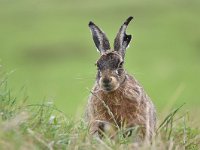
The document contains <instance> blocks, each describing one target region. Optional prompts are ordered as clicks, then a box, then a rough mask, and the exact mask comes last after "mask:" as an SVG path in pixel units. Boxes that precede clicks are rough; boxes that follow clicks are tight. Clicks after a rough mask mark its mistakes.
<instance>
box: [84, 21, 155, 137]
mask: <svg viewBox="0 0 200 150" xmlns="http://www.w3.org/2000/svg"><path fill="white" fill-rule="evenodd" d="M132 19H133V17H129V18H128V19H127V20H126V21H125V22H124V24H123V25H122V26H121V28H120V30H119V32H118V34H117V36H116V38H115V42H114V50H111V49H110V44H109V41H108V39H107V37H106V35H105V33H104V32H103V31H101V29H100V28H99V27H98V26H96V25H95V24H94V23H93V22H90V23H89V27H90V29H91V31H92V36H93V40H94V43H95V45H96V47H97V49H98V50H99V52H100V53H101V57H100V58H99V60H98V61H97V68H98V71H97V78H96V83H95V86H94V88H93V90H92V91H91V95H90V98H89V100H88V105H87V108H86V121H87V122H88V123H89V126H90V134H92V135H94V136H97V137H101V136H102V132H104V133H109V135H110V136H111V137H113V136H114V135H115V134H116V132H117V131H118V130H120V129H122V128H125V129H127V128H132V127H136V126H140V128H139V129H140V130H139V132H138V136H139V138H141V139H145V138H146V139H150V138H151V137H152V134H153V133H154V129H155V125H156V111H155V107H154V105H153V103H152V101H151V99H150V98H149V97H148V95H147V94H146V93H145V91H144V89H143V88H142V86H140V84H139V83H138V82H137V80H136V79H135V78H134V77H132V76H130V75H128V74H127V73H126V71H125V70H124V68H123V63H124V57H125V51H126V48H127V46H128V44H129V43H130V41H131V38H132V36H131V35H127V34H126V28H127V26H128V24H129V22H130V21H131V20H132ZM113 132H114V133H113Z"/></svg>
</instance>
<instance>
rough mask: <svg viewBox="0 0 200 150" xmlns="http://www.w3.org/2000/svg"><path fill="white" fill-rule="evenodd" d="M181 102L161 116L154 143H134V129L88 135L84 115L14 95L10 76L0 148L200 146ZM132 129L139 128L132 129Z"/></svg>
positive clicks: (2, 99) (0, 88)
mask: <svg viewBox="0 0 200 150" xmlns="http://www.w3.org/2000/svg"><path fill="white" fill-rule="evenodd" d="M183 108H184V106H183V105H181V106H180V107H178V108H177V109H174V110H172V111H171V112H170V113H169V114H168V115H167V116H166V117H164V119H159V120H163V121H159V122H160V123H159V124H158V127H157V131H156V134H155V136H154V137H153V140H152V143H151V144H150V143H149V142H144V143H143V144H142V145H137V144H135V143H134V142H133V141H134V135H135V134H134V133H136V132H133V134H132V136H130V137H123V136H122V134H123V130H122V131H120V130H119V133H118V136H117V138H116V139H115V140H110V139H109V138H107V137H105V138H104V139H103V140H97V139H93V138H91V137H90V136H89V135H88V127H87V124H86V123H85V122H84V121H83V120H82V119H80V118H79V119H78V120H76V119H74V118H73V119H72V118H68V117H67V116H66V114H65V113H64V112H62V111H60V110H59V109H58V108H57V107H56V106H55V105H54V104H53V103H52V102H48V101H43V102H42V103H40V104H37V103H36V104H27V97H24V96H22V97H21V98H20V99H19V98H16V97H15V96H13V94H12V93H11V92H10V89H9V87H8V86H7V79H6V78H3V79H1V80H0V127H1V128H0V149H2V150H4V149H10V150H12V149H13V150H16V149H20V150H21V149H29V150H32V149H34V150H35V149H50V150H53V149H83V150H84V149H85V150H87V149H97V148H98V149H109V150H112V149H113V150H116V149H119V150H120V149H133V147H135V148H139V149H161V150H162V149H163V150H164V149H177V150H179V149H180V150H182V149H186V150H198V149H199V148H200V129H199V127H195V126H191V125H190V123H191V122H192V121H194V120H195V118H189V115H190V114H188V112H185V111H180V110H181V109H182V110H183ZM133 131H136V129H135V130H133Z"/></svg>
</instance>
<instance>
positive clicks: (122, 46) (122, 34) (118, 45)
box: [114, 17, 133, 58]
mask: <svg viewBox="0 0 200 150" xmlns="http://www.w3.org/2000/svg"><path fill="white" fill-rule="evenodd" d="M132 19H133V17H129V18H128V19H126V21H125V22H124V24H123V25H122V26H121V28H120V29H119V32H118V34H117V36H116V38H115V41H114V50H115V51H117V52H118V53H119V54H120V55H121V56H122V58H124V56H125V51H126V48H127V46H128V45H129V43H130V41H131V38H132V36H131V35H127V34H126V28H127V26H128V24H129V23H130V21H131V20H132Z"/></svg>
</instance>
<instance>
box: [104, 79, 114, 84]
mask: <svg viewBox="0 0 200 150" xmlns="http://www.w3.org/2000/svg"><path fill="white" fill-rule="evenodd" d="M111 81H112V78H104V79H103V83H104V84H109V83H110V82H111Z"/></svg>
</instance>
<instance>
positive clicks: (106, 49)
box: [89, 17, 133, 92]
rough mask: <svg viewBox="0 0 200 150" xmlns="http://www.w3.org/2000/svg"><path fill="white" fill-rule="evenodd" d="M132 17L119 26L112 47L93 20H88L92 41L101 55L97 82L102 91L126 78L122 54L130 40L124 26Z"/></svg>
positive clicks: (108, 90)
mask: <svg viewBox="0 0 200 150" xmlns="http://www.w3.org/2000/svg"><path fill="white" fill-rule="evenodd" d="M132 19H133V17H129V18H128V19H127V20H126V21H125V22H124V24H123V25H122V26H121V28H120V30H119V32H118V34H117V36H116V38H115V41H114V49H113V50H112V49H111V48H110V44H109V41H108V39H107V37H106V35H105V33H104V32H103V31H102V30H101V29H100V28H99V27H97V26H96V25H95V24H94V23H93V22H89V27H90V29H91V32H92V36H93V40H94V43H95V45H96V47H97V49H98V51H99V52H100V54H101V56H100V58H99V59H98V60H97V63H96V65H97V69H98V72H97V83H98V85H99V86H100V88H101V89H102V90H104V91H107V92H110V91H114V90H116V89H117V88H118V87H119V86H120V85H121V84H122V83H123V82H124V81H125V79H126V73H125V71H124V69H123V63H124V56H125V51H126V48H127V46H128V45H129V43H130V41H131V35H127V34H126V28H127V26H128V24H129V22H130V21H131V20H132Z"/></svg>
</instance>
